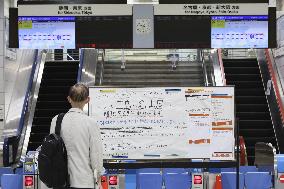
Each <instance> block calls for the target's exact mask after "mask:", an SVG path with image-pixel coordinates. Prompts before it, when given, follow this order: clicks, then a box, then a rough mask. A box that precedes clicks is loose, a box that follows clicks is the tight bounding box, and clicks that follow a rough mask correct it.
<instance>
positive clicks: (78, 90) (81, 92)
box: [69, 83, 89, 102]
mask: <svg viewBox="0 0 284 189" xmlns="http://www.w3.org/2000/svg"><path fill="white" fill-rule="evenodd" d="M69 97H70V98H71V100H72V101H73V102H83V101H84V100H86V99H87V98H88V97H89V88H88V87H87V86H86V85H84V84H82V83H77V84H75V85H73V86H72V87H70V90H69Z"/></svg>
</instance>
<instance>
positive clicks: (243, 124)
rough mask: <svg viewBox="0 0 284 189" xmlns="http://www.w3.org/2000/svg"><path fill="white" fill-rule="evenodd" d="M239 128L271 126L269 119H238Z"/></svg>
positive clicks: (265, 127)
mask: <svg viewBox="0 0 284 189" xmlns="http://www.w3.org/2000/svg"><path fill="white" fill-rule="evenodd" d="M239 125H240V129H258V128H261V129H271V128H273V125H272V122H271V120H263V119H259V120H245V119H241V120H239Z"/></svg>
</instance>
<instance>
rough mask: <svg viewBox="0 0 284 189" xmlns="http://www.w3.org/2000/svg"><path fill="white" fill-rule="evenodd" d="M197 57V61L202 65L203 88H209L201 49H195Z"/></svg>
mask: <svg viewBox="0 0 284 189" xmlns="http://www.w3.org/2000/svg"><path fill="white" fill-rule="evenodd" d="M197 57H198V59H197V61H199V62H200V63H201V65H202V70H203V75H204V84H205V86H209V81H208V73H207V67H206V63H205V58H204V51H203V49H197Z"/></svg>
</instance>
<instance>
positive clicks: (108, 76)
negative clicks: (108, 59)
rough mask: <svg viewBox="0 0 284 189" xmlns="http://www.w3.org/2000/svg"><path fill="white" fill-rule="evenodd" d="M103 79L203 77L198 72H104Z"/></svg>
mask: <svg viewBox="0 0 284 189" xmlns="http://www.w3.org/2000/svg"><path fill="white" fill-rule="evenodd" d="M104 79H203V76H202V75H200V74H190V75H188V74H176V73H174V72H172V73H171V74H148V73H145V74H128V73H126V74H104Z"/></svg>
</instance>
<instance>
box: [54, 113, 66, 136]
mask: <svg viewBox="0 0 284 189" xmlns="http://www.w3.org/2000/svg"><path fill="white" fill-rule="evenodd" d="M64 115H65V114H64V113H61V114H59V115H58V116H57V120H56V126H55V134H56V135H58V136H60V131H61V124H62V120H63V117H64Z"/></svg>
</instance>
